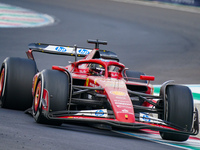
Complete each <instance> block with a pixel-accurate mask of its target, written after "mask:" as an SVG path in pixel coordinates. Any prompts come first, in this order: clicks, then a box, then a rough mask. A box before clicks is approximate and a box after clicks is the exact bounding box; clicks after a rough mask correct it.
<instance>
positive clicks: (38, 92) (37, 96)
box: [34, 81, 41, 112]
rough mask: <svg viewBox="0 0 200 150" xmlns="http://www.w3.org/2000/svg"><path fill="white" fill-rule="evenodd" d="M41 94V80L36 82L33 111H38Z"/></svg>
mask: <svg viewBox="0 0 200 150" xmlns="http://www.w3.org/2000/svg"><path fill="white" fill-rule="evenodd" d="M40 96H41V81H40V82H39V83H38V85H37V88H36V92H35V97H34V112H37V111H38V108H39V103H40Z"/></svg>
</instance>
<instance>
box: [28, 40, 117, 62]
mask: <svg viewBox="0 0 200 150" xmlns="http://www.w3.org/2000/svg"><path fill="white" fill-rule="evenodd" d="M28 47H29V50H31V51H36V52H42V53H49V54H57V55H66V56H75V57H85V56H86V55H88V54H89V53H90V52H91V51H92V50H93V49H91V48H83V47H77V46H76V45H75V46H63V45H53V44H44V43H30V44H29V45H28ZM98 53H99V55H98V57H96V58H103V59H110V60H116V61H119V59H118V57H117V55H116V54H115V53H114V52H111V51H107V50H98ZM27 56H28V58H30V59H34V58H33V55H32V52H31V53H30V52H27Z"/></svg>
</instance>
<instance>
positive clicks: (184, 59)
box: [0, 0, 200, 150]
mask: <svg viewBox="0 0 200 150" xmlns="http://www.w3.org/2000/svg"><path fill="white" fill-rule="evenodd" d="M0 2H2V3H7V4H11V5H16V6H20V7H23V8H28V9H31V10H34V11H37V12H40V13H46V14H48V15H51V16H53V17H54V18H55V20H56V21H55V23H54V24H52V25H49V26H45V27H38V28H15V29H12V28H9V29H6V28H0V46H1V48H0V62H2V61H3V60H4V59H5V58H6V57H10V56H13V57H24V58H25V57H26V55H25V51H26V50H27V48H28V47H27V45H28V44H29V43H32V42H41V43H55V44H62V45H73V44H77V45H78V46H84V47H93V45H89V44H87V43H86V40H87V39H101V40H106V41H108V45H107V46H102V47H101V48H102V49H107V50H111V51H114V52H116V53H117V54H118V57H119V59H120V60H121V62H122V63H124V64H125V65H126V66H127V67H128V68H130V69H134V70H138V71H142V72H145V73H146V74H149V75H155V77H156V80H155V82H153V84H161V83H163V82H164V81H166V80H171V79H173V80H175V81H176V83H184V84H199V83H200V81H199V79H200V69H199V66H200V61H199V58H200V42H199V41H200V26H199V24H200V15H199V14H198V13H189V12H184V11H176V10H170V9H163V8H157V7H148V6H142V5H137V4H129V3H120V2H113V1H109V0H101V1H99V0H73V1H71V0H56V1H54V0H48V1H45V0H18V1H13V0H0ZM35 55H36V56H37V58H36V61H37V65H38V68H39V70H42V69H43V68H46V67H47V66H48V67H49V68H50V67H51V65H49V63H51V64H54V65H65V64H66V65H67V62H68V61H69V60H71V61H73V60H74V58H72V57H71V58H70V57H67V58H66V57H63V56H62V57H55V56H49V55H44V54H42V55H40V54H35ZM60 58H62V59H60ZM0 114H1V115H0V120H1V123H0V145H1V146H0V149H4V150H6V149H8V150H10V149H30V150H31V149H99V150H102V149H152V150H153V149H154V150H155V149H178V148H174V147H169V146H166V145H161V144H158V143H153V142H149V141H145V140H141V139H137V138H134V137H128V136H124V135H120V134H117V133H113V132H112V131H106V130H99V129H95V128H91V127H86V126H78V125H76V126H74V125H68V124H64V125H62V126H61V127H54V126H44V125H39V124H36V123H35V122H34V120H33V118H31V117H30V116H29V115H26V114H24V113H23V112H21V111H15V110H6V109H0Z"/></svg>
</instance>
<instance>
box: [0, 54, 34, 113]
mask: <svg viewBox="0 0 200 150" xmlns="http://www.w3.org/2000/svg"><path fill="white" fill-rule="evenodd" d="M36 73H37V67H36V63H35V62H34V61H33V60H30V59H24V58H15V57H8V58H6V59H5V60H4V62H3V64H2V67H1V79H2V77H3V80H1V89H0V90H1V91H0V92H1V93H0V99H1V106H2V107H3V108H8V109H16V110H25V109H28V108H30V107H31V104H32V92H31V90H32V80H33V77H34V75H35V74H36Z"/></svg>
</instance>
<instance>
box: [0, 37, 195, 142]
mask: <svg viewBox="0 0 200 150" xmlns="http://www.w3.org/2000/svg"><path fill="white" fill-rule="evenodd" d="M88 43H92V44H95V48H94V49H91V48H82V47H77V46H76V45H75V46H62V45H53V44H42V43H31V44H29V50H28V51H27V52H26V54H27V56H28V59H25V58H16V57H8V58H6V59H5V60H4V61H3V63H2V66H1V68H0V69H1V70H0V73H1V74H0V100H1V107H2V108H8V109H17V110H27V109H28V110H30V109H31V114H32V115H33V117H34V119H35V121H36V122H37V123H41V124H49V125H61V124H62V123H81V124H82V123H83V124H89V125H94V126H98V127H103V128H109V129H120V130H131V131H134V130H140V129H150V130H155V131H159V133H160V136H161V137H162V138H163V139H166V140H175V141H185V140H187V139H188V138H189V136H190V135H197V134H198V132H199V126H198V124H199V122H198V110H197V109H196V108H194V102H193V97H192V93H191V91H190V89H189V88H188V87H187V86H183V85H179V84H175V83H174V82H173V81H166V82H165V83H163V84H162V86H161V88H160V94H159V95H153V92H154V88H153V86H152V85H151V84H150V81H153V80H154V76H149V75H145V74H144V73H142V72H138V71H133V70H129V69H128V68H126V67H125V65H124V64H122V63H120V62H119V59H118V57H117V55H116V54H115V53H114V52H111V51H107V50H101V49H99V46H100V45H101V44H103V45H107V42H106V41H100V40H88ZM33 52H42V53H49V54H54V55H66V56H74V58H75V61H74V62H69V63H70V64H69V65H67V66H52V69H44V70H42V71H38V68H37V66H36V62H35V59H34V56H33ZM79 57H84V58H83V59H80V60H78V58H79Z"/></svg>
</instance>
